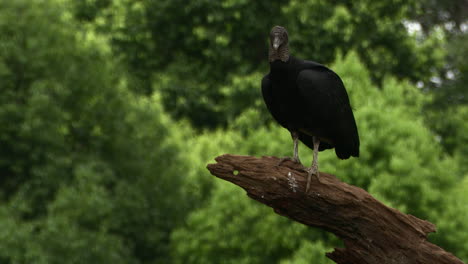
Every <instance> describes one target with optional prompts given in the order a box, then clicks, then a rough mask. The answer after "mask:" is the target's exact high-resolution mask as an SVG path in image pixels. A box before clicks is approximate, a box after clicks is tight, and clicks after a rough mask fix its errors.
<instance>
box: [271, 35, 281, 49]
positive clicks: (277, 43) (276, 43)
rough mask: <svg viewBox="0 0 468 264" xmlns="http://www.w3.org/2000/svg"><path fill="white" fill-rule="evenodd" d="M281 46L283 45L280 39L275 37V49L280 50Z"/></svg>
mask: <svg viewBox="0 0 468 264" xmlns="http://www.w3.org/2000/svg"><path fill="white" fill-rule="evenodd" d="M280 44H281V41H280V39H279V38H278V37H275V38H274V39H273V49H275V50H278V48H279V46H280Z"/></svg>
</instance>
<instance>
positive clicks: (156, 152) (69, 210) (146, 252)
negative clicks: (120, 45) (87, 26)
mask: <svg viewBox="0 0 468 264" xmlns="http://www.w3.org/2000/svg"><path fill="white" fill-rule="evenodd" d="M1 5H2V8H1V9H0V12H2V14H4V15H0V18H1V19H10V21H9V22H8V23H0V25H1V27H0V31H1V32H11V34H12V35H11V36H9V38H4V39H3V41H2V45H3V46H2V47H3V48H2V49H1V50H0V51H1V52H0V65H2V68H1V69H2V72H1V75H2V82H1V83H0V90H1V91H2V93H1V94H0V102H1V104H0V123H2V124H5V125H4V126H3V125H2V127H1V129H0V145H2V148H1V150H0V171H1V173H2V178H1V181H2V185H1V187H0V193H1V195H0V197H1V201H2V206H1V207H0V208H1V212H2V217H1V218H0V227H1V228H0V230H2V231H1V232H0V233H1V234H0V237H5V238H6V241H7V243H5V244H4V245H2V248H1V249H0V259H2V260H4V261H5V262H7V263H62V262H63V260H64V259H67V261H68V262H69V263H138V262H152V261H163V262H164V261H167V258H168V248H167V246H164V244H165V243H164V242H165V241H167V240H168V239H169V235H170V232H171V229H173V228H174V226H176V225H177V224H178V223H179V222H180V220H181V219H182V218H183V215H184V211H185V210H186V205H185V204H183V201H184V200H185V199H184V195H183V194H182V193H181V192H180V190H181V186H182V181H181V180H182V176H183V174H182V172H183V170H184V165H183V164H178V163H179V162H178V161H179V160H180V156H179V152H180V150H181V146H179V140H180V138H181V137H182V133H183V129H182V130H181V129H180V128H177V127H176V126H175V125H174V124H173V123H172V121H171V120H169V119H168V117H167V116H166V115H165V114H163V113H162V112H161V107H160V105H161V103H160V99H159V98H158V96H156V95H155V96H154V97H150V98H140V97H136V96H134V95H132V94H131V93H129V92H128V89H127V87H126V85H127V84H126V80H125V78H124V76H125V75H123V74H122V71H121V70H120V69H119V67H117V66H116V64H115V61H113V60H112V58H111V55H110V54H109V53H108V52H107V51H108V48H107V47H106V43H105V42H103V41H102V40H101V39H99V38H93V37H92V36H90V35H87V34H81V33H80V32H79V31H78V33H75V30H73V29H79V28H78V26H77V24H75V23H74V22H73V20H70V19H69V18H68V17H69V16H67V11H66V9H65V7H64V6H63V5H62V4H61V3H60V2H59V1H55V2H54V1H52V2H44V1H39V0H38V1H14V2H2V4H1ZM19 10H21V12H22V14H23V15H24V17H27V18H28V19H27V20H23V19H20V20H18V19H11V17H9V15H13V14H18V13H19ZM46 17H47V19H44V18H46ZM3 36H5V35H3ZM12 47H15V48H12ZM174 205H178V206H174ZM12 230H15V234H14V235H11V232H12ZM17 245H21V246H19V247H17Z"/></svg>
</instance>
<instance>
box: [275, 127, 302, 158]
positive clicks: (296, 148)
mask: <svg viewBox="0 0 468 264" xmlns="http://www.w3.org/2000/svg"><path fill="white" fill-rule="evenodd" d="M291 137H292V139H293V144H294V156H293V157H292V158H290V157H284V158H282V159H281V160H280V161H279V162H278V166H280V165H281V164H282V163H283V162H285V161H287V160H291V161H294V162H296V163H299V164H301V160H300V159H299V133H297V132H291Z"/></svg>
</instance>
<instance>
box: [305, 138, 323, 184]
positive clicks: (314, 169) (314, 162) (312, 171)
mask: <svg viewBox="0 0 468 264" xmlns="http://www.w3.org/2000/svg"><path fill="white" fill-rule="evenodd" d="M312 140H313V142H314V157H313V160H312V166H311V167H310V169H308V170H307V186H306V193H307V192H308V191H309V188H310V178H311V176H312V174H314V175H315V176H317V180H318V181H319V182H320V175H319V170H318V152H319V145H320V140H319V139H318V138H316V137H313V138H312Z"/></svg>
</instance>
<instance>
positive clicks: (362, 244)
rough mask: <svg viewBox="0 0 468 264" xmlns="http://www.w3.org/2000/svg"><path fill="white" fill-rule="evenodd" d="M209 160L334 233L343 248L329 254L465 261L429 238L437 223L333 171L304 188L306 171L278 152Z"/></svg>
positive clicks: (261, 196) (221, 172)
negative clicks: (393, 205)
mask: <svg viewBox="0 0 468 264" xmlns="http://www.w3.org/2000/svg"><path fill="white" fill-rule="evenodd" d="M216 161H217V163H216V164H209V165H208V170H209V171H210V172H211V174H213V175H215V176H216V177H219V178H221V179H224V180H227V181H230V182H232V183H234V184H236V185H239V186H240V187H242V188H244V189H245V190H246V191H247V195H248V196H249V197H251V198H252V199H255V200H257V201H259V202H261V203H264V204H266V205H268V206H270V207H272V208H273V209H274V211H275V212H276V213H278V214H280V215H283V216H286V217H289V218H290V219H292V220H294V221H297V222H300V223H303V224H305V225H308V226H314V227H318V228H322V229H324V230H327V231H329V232H332V233H334V234H335V235H336V236H338V237H339V238H341V239H342V240H343V242H344V245H345V248H335V251H333V252H331V253H327V257H328V258H330V259H332V260H333V261H335V262H336V263H342V264H345V263H346V264H366V263H369V264H376V263H378V264H386V263H388V264H390V263H392V264H406V263H408V264H409V263H415V264H416V263H421V264H428V263H440V264H443V263H447V264H449V263H450V264H454V263H459V264H462V263H463V262H462V261H461V260H460V259H458V258H457V257H455V256H454V255H452V254H451V253H449V252H446V251H444V250H443V249H442V248H440V247H438V246H436V245H434V244H432V243H430V242H428V241H427V233H429V232H435V230H436V229H435V226H434V225H433V224H432V223H430V222H428V221H425V220H421V219H419V218H416V217H414V216H412V215H408V214H404V213H401V212H399V211H398V210H395V209H393V208H389V207H387V206H385V205H384V204H382V203H381V202H379V201H377V200H376V199H375V198H373V197H372V196H371V195H370V194H369V193H367V192H366V191H364V190H363V189H361V188H358V187H355V186H351V185H348V184H346V183H343V182H341V181H340V180H338V179H337V178H336V177H335V176H333V175H331V174H327V173H323V172H321V173H320V181H318V179H317V177H314V176H312V180H311V185H310V189H309V192H308V193H307V194H306V193H305V185H306V179H307V173H306V172H304V170H302V168H303V167H302V166H301V165H299V164H295V163H293V162H290V161H286V162H284V163H282V165H281V166H277V164H278V162H279V159H278V158H276V157H262V158H256V157H250V156H236V155H230V154H226V155H222V156H219V157H217V158H216Z"/></svg>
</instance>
